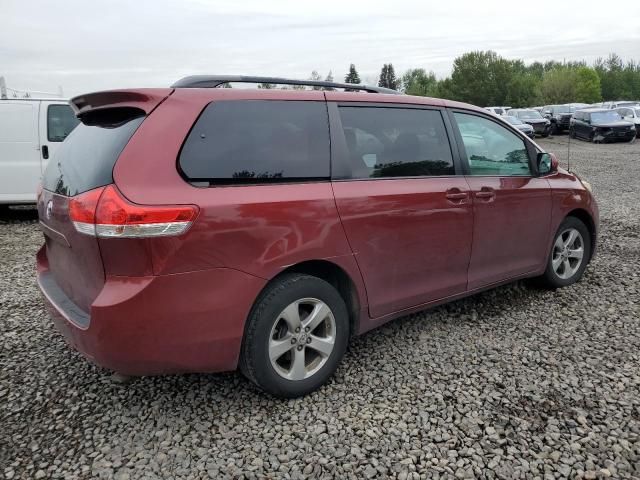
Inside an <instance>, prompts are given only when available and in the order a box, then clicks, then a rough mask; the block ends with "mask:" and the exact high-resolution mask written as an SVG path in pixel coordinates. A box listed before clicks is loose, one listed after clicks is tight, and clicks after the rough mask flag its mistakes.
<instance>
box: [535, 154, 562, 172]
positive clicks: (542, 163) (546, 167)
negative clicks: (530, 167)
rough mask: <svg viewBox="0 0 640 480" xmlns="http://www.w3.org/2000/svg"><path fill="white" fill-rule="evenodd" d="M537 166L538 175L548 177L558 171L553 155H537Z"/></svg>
mask: <svg viewBox="0 0 640 480" xmlns="http://www.w3.org/2000/svg"><path fill="white" fill-rule="evenodd" d="M537 164H538V173H539V174H540V175H549V174H551V173H556V172H557V171H558V159H557V158H556V156H555V155H554V154H553V153H546V152H540V153H538V157H537Z"/></svg>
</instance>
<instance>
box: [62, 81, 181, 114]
mask: <svg viewBox="0 0 640 480" xmlns="http://www.w3.org/2000/svg"><path fill="white" fill-rule="evenodd" d="M172 92H173V90H172V89H170V88H141V89H135V90H107V91H104V92H94V93H87V94H84V95H78V96H77V97H73V98H72V99H71V100H70V103H71V107H72V108H73V110H74V111H75V113H76V116H77V117H78V118H80V119H82V118H83V117H86V116H87V115H88V114H90V113H95V112H101V111H105V110H113V109H123V108H124V109H130V110H131V109H135V110H139V111H140V113H144V114H145V115H148V114H150V113H151V112H152V111H153V110H154V109H155V108H156V107H157V106H158V105H160V104H161V103H162V102H163V101H164V99H165V98H167V97H168V96H169V95H171V93H172Z"/></svg>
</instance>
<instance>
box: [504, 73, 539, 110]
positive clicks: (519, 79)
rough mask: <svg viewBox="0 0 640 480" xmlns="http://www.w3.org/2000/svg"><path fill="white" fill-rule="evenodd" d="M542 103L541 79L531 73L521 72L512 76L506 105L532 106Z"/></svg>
mask: <svg viewBox="0 0 640 480" xmlns="http://www.w3.org/2000/svg"><path fill="white" fill-rule="evenodd" d="M538 103H541V100H540V80H539V79H538V78H537V77H536V76H535V74H531V73H519V74H515V75H513V76H512V78H511V80H510V81H509V83H508V85H507V96H506V98H505V105H509V106H510V107H514V108H521V107H530V106H532V105H536V104H538Z"/></svg>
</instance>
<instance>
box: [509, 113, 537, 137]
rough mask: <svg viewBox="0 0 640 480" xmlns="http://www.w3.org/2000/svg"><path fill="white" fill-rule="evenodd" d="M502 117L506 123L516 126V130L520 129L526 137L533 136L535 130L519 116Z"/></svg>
mask: <svg viewBox="0 0 640 480" xmlns="http://www.w3.org/2000/svg"><path fill="white" fill-rule="evenodd" d="M503 118H504V120H505V121H506V122H507V123H510V124H511V125H513V126H514V127H516V128H517V129H518V130H520V131H521V132H522V133H524V134H525V135H526V136H527V137H529V138H534V137H535V132H534V131H533V127H532V126H531V125H529V124H528V123H524V122H523V121H522V120H520V119H519V118H517V117H512V116H510V115H505V116H504V117H503Z"/></svg>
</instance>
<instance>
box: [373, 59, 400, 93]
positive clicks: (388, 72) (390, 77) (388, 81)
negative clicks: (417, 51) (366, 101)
mask: <svg viewBox="0 0 640 480" xmlns="http://www.w3.org/2000/svg"><path fill="white" fill-rule="evenodd" d="M398 84H399V82H398V79H397V78H396V72H395V70H394V69H393V64H391V63H389V64H386V63H385V64H384V65H383V66H382V70H381V72H380V79H379V80H378V86H379V87H384V88H390V89H392V90H396V89H397V88H398V86H399V85H398Z"/></svg>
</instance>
